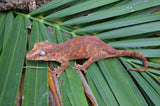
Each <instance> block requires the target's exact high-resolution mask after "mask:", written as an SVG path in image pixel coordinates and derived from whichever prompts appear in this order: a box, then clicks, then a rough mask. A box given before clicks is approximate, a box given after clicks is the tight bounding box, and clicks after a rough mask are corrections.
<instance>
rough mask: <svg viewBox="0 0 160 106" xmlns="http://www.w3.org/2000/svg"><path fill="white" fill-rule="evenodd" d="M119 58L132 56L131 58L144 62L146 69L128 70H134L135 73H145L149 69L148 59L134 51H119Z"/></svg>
mask: <svg viewBox="0 0 160 106" xmlns="http://www.w3.org/2000/svg"><path fill="white" fill-rule="evenodd" d="M117 55H118V56H131V57H136V58H139V59H140V60H141V61H142V62H143V65H144V67H143V68H141V69H137V68H130V69H128V70H133V71H145V70H146V69H147V68H148V62H147V59H146V58H145V57H144V56H143V55H142V54H140V53H138V52H134V51H128V50H118V52H117Z"/></svg>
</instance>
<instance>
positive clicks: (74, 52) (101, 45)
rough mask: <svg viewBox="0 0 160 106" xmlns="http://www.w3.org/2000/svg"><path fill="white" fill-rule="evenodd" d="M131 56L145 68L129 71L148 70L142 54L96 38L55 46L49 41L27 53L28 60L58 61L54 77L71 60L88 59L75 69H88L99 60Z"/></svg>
mask: <svg viewBox="0 0 160 106" xmlns="http://www.w3.org/2000/svg"><path fill="white" fill-rule="evenodd" d="M119 56H131V57H136V58H138V59H140V60H141V61H142V62H143V65H144V67H143V68H141V69H137V68H130V69H128V70H134V71H145V70H146V69H147V68H148V62H147V59H146V58H145V57H144V56H143V55H142V54H140V53H138V52H134V51H129V50H117V49H114V48H112V47H111V46H110V45H108V44H106V43H105V42H103V41H101V40H100V39H99V38H97V37H96V36H79V37H76V38H73V39H71V40H69V41H66V42H64V43H60V44H54V43H51V42H49V41H48V40H46V41H44V42H36V43H35V44H34V48H33V49H32V50H31V51H30V52H29V53H27V55H26V58H27V59H28V60H43V61H57V62H59V63H61V66H60V67H57V68H54V72H53V75H57V76H59V75H60V74H61V73H62V72H63V71H64V70H65V68H66V67H67V66H68V64H69V60H77V59H88V60H87V61H86V62H84V64H82V65H80V64H76V63H75V67H72V68H73V69H77V70H82V71H84V73H87V71H86V69H87V68H88V67H89V66H90V65H91V64H92V63H93V62H96V61H98V60H102V59H105V58H112V57H119Z"/></svg>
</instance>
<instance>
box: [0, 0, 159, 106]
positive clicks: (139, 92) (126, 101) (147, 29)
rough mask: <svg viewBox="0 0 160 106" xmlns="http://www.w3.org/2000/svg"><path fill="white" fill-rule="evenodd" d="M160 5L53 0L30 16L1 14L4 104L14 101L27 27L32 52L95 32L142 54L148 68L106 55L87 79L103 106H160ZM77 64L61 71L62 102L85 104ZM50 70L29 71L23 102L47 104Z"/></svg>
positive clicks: (145, 0) (136, 0) (139, 0)
mask: <svg viewBox="0 0 160 106" xmlns="http://www.w3.org/2000/svg"><path fill="white" fill-rule="evenodd" d="M159 6H160V0H108V1H106V0H99V1H97V0H53V1H51V2H50V3H48V4H46V5H44V6H42V7H40V8H38V9H36V10H34V11H32V12H31V13H28V14H25V13H22V12H18V11H14V13H13V12H9V13H0V51H1V52H0V75H1V77H0V85H1V87H0V105H3V104H5V105H7V104H8V105H14V104H15V101H16V99H15V98H16V96H17V91H18V87H19V81H20V78H21V73H22V70H23V68H22V66H23V64H24V58H25V51H26V44H27V31H26V29H27V28H29V27H31V35H30V39H29V50H31V49H32V48H33V45H34V43H35V42H37V41H38V42H39V41H44V40H49V41H51V42H52V43H62V42H65V41H67V40H68V38H67V37H66V35H69V36H71V37H77V36H82V35H90V36H93V35H94V36H97V37H98V38H100V39H102V40H103V41H104V42H106V43H108V44H110V45H111V46H112V47H115V48H117V49H124V50H133V51H137V52H140V53H141V54H143V55H144V56H145V57H147V59H148V60H150V61H149V68H148V69H147V71H145V72H140V73H139V72H134V71H127V70H126V69H128V68H130V67H136V68H141V67H142V65H143V64H142V63H141V61H139V60H136V59H131V58H125V57H123V58H122V57H121V58H113V59H104V60H100V61H98V62H96V63H93V64H92V65H91V66H90V67H89V68H88V69H87V71H88V74H87V75H85V77H86V80H87V81H88V84H89V86H90V88H91V89H92V92H93V94H94V96H95V98H96V100H97V102H98V104H99V105H100V106H101V105H102V106H103V105H130V104H133V105H159V101H160V94H159V92H158V91H160V87H159V85H158V84H159V83H160V82H159V77H158V76H159V74H160V67H159V65H160V61H158V60H157V63H155V62H154V61H152V60H154V59H157V58H159V57H160V54H159V51H160V48H159V47H160V38H159V37H158V36H155V34H157V33H159V32H160V22H159V21H160V18H159V17H160V13H154V12H155V11H156V10H157V9H159ZM14 15H15V17H16V18H15V19H14ZM47 26H49V27H50V28H51V29H52V30H53V34H52V31H50V30H49V29H48V28H47ZM52 35H54V36H52ZM74 62H75V61H70V65H69V66H68V67H67V69H66V71H65V72H63V73H62V74H61V75H60V79H59V81H60V86H61V93H62V101H63V105H64V106H68V105H84V106H87V105H88V104H87V99H86V96H85V94H84V92H83V87H82V85H81V81H80V78H79V75H78V73H77V72H76V71H75V70H73V69H71V66H73V65H74ZM26 65H27V66H36V67H42V66H43V67H47V66H48V63H47V62H36V61H34V62H33V61H27V63H26ZM54 65H55V67H57V66H58V65H59V64H57V63H54ZM47 71H48V69H39V68H37V69H26V76H25V82H24V100H23V105H24V106H26V105H27V106H28V105H48V100H47V99H48V98H47V97H48V76H47V75H48V74H47V73H48V72H47ZM10 79H12V80H10ZM13 86H14V87H13ZM8 101H10V102H8Z"/></svg>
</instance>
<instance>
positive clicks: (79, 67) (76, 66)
mask: <svg viewBox="0 0 160 106" xmlns="http://www.w3.org/2000/svg"><path fill="white" fill-rule="evenodd" d="M72 69H77V70H78V71H80V70H82V71H83V72H84V73H85V74H87V71H86V68H85V67H84V66H83V65H80V64H76V63H75V67H72Z"/></svg>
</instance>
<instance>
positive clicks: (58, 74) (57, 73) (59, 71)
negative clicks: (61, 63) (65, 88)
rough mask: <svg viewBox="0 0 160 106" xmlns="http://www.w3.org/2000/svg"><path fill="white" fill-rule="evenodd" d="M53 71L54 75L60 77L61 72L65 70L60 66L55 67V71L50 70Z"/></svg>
mask: <svg viewBox="0 0 160 106" xmlns="http://www.w3.org/2000/svg"><path fill="white" fill-rule="evenodd" d="M50 72H51V73H52V76H55V75H57V77H58V78H59V76H60V74H61V73H62V72H63V71H61V70H60V67H57V69H56V68H54V71H50Z"/></svg>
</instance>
